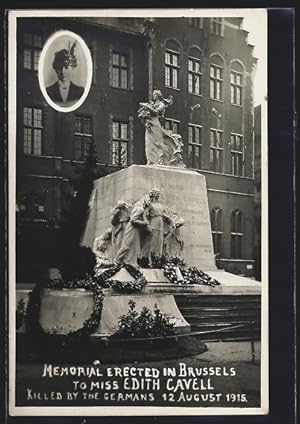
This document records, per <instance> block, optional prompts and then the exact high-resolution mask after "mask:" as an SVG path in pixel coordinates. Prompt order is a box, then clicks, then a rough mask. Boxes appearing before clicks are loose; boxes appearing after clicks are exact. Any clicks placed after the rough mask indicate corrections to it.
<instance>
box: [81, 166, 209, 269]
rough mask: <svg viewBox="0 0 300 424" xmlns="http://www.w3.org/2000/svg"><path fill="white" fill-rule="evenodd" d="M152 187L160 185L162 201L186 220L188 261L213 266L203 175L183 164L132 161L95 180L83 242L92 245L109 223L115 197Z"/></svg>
mask: <svg viewBox="0 0 300 424" xmlns="http://www.w3.org/2000/svg"><path fill="white" fill-rule="evenodd" d="M152 188H158V189H160V192H161V203H163V204H165V205H166V206H168V207H169V208H171V209H173V210H174V211H175V212H176V213H177V214H178V215H179V216H181V217H182V218H183V219H184V221H185V223H184V226H183V227H181V228H180V237H181V238H182V239H183V241H184V249H183V255H182V256H183V258H184V259H185V261H186V262H187V264H188V265H189V266H197V267H198V268H200V269H202V270H204V271H209V270H215V269H216V266H215V260H214V251H213V242H212V235H211V226H210V216H209V208H208V200H207V189H206V181H205V177H204V175H201V174H198V173H197V172H195V171H191V170H189V169H184V168H172V167H166V166H143V165H132V166H130V167H129V168H126V169H123V170H121V171H118V172H115V173H114V174H111V175H107V176H106V177H102V178H100V179H99V180H97V181H95V184H94V191H93V194H92V197H91V201H90V207H91V212H90V216H89V219H88V222H87V225H86V230H85V233H84V236H83V239H82V245H84V246H90V247H92V246H93V243H94V239H95V237H97V236H99V235H100V234H102V233H104V231H105V230H106V229H107V228H108V227H109V226H110V215H111V209H112V208H113V207H114V206H115V204H116V203H117V201H118V200H120V199H122V200H124V201H126V202H128V203H130V202H133V201H137V200H139V199H140V198H142V196H143V195H144V194H145V193H147V192H148V191H149V190H151V189H152Z"/></svg>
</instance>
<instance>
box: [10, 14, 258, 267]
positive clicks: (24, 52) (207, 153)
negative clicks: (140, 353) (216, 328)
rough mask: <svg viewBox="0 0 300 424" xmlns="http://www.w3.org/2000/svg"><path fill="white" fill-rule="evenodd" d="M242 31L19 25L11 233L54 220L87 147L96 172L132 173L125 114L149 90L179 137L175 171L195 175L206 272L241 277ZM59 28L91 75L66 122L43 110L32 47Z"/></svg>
mask: <svg viewBox="0 0 300 424" xmlns="http://www.w3.org/2000/svg"><path fill="white" fill-rule="evenodd" d="M242 24H243V22H242V18H219V17H218V18H200V17H198V18H195V17H194V18H145V19H143V18H34V19H33V18H31V19H29V18H19V19H18V34H17V43H18V44H17V54H18V58H17V207H18V211H19V213H20V216H21V217H23V218H22V219H21V220H20V225H21V226H24V225H25V223H27V224H26V225H29V224H28V223H30V228H31V229H30V232H31V233H32V231H33V230H32V229H33V228H38V233H39V234H41V233H42V232H43V231H44V230H43V228H44V227H45V224H46V223H48V222H49V220H50V221H51V222H56V223H59V219H60V216H61V212H62V193H63V191H64V190H70V185H69V179H70V177H71V176H72V173H73V170H74V165H76V164H80V163H82V161H83V160H84V157H85V152H86V148H87V146H88V144H89V142H90V140H93V141H94V142H95V145H96V150H97V157H98V160H99V162H100V163H102V164H105V165H106V167H107V170H108V172H113V171H115V170H118V169H120V167H125V166H129V165H130V164H133V163H135V164H144V163H145V154H144V128H143V126H142V124H141V122H140V121H139V120H138V118H137V110H138V108H139V102H141V101H148V99H149V97H151V93H152V90H153V89H154V88H158V89H161V90H162V92H163V95H164V96H165V97H167V96H169V95H172V96H173V105H172V106H170V107H169V108H168V109H167V113H166V116H165V123H164V125H165V127H166V128H168V129H172V130H173V132H175V133H179V134H181V136H182V139H183V141H184V161H185V163H186V164H187V166H189V167H191V168H193V169H195V170H197V171H199V172H201V173H202V174H204V175H205V176H206V181H207V187H208V201H209V207H210V211H211V223H212V233H213V234H212V235H213V241H214V248H215V254H216V255H217V262H218V265H219V266H220V267H224V268H226V269H227V270H229V271H231V272H234V273H242V274H247V275H251V274H252V272H253V265H254V251H253V246H254V229H255V222H254V188H255V184H254V134H253V126H254V124H253V118H254V114H253V72H254V70H255V63H256V59H255V58H254V57H253V46H251V45H249V44H248V42H247V34H248V33H247V31H244V30H243V29H242ZM61 29H67V30H70V31H73V32H75V33H77V34H78V35H80V36H81V37H82V38H83V39H84V40H85V42H86V44H87V45H88V47H89V48H90V51H91V55H92V60H93V69H94V72H93V80H92V86H91V89H90V92H89V95H88V97H87V99H86V100H85V102H84V104H83V105H82V106H80V108H78V109H77V110H75V111H74V112H70V113H61V112H58V111H56V110H54V109H52V108H51V107H50V106H49V105H48V104H47V102H46V101H45V99H44V98H43V95H42V93H41V90H40V88H39V82H38V73H37V69H38V61H39V56H40V53H41V50H42V48H43V44H44V43H45V41H46V40H47V38H48V37H49V36H50V35H51V34H52V33H54V32H55V31H57V30H61ZM56 226H57V225H56ZM47 234H48V233H47ZM44 237H45V235H44ZM37 243H38V242H37ZM40 243H41V242H40Z"/></svg>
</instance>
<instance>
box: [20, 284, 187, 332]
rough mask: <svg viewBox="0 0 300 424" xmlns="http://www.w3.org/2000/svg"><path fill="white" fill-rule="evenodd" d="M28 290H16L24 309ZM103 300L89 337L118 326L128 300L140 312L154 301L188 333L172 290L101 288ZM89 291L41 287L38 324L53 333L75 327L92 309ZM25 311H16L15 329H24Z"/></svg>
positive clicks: (179, 330) (79, 325)
mask: <svg viewBox="0 0 300 424" xmlns="http://www.w3.org/2000/svg"><path fill="white" fill-rule="evenodd" d="M29 293H30V290H18V291H17V305H19V304H20V302H22V304H23V305H24V309H25V310H26V308H27V305H28V301H29ZM104 295H105V297H104V302H103V310H102V314H101V321H100V325H99V327H98V329H97V330H96V331H95V332H94V333H93V334H92V336H93V337H109V336H111V335H112V334H114V333H115V332H116V330H117V328H118V321H119V319H120V317H121V315H125V314H127V313H128V310H129V305H128V302H129V300H133V301H134V302H135V303H136V310H137V311H138V312H140V311H141V310H142V308H143V307H144V306H145V307H147V308H148V309H150V311H151V312H153V310H154V308H155V305H157V307H158V308H159V309H160V311H161V312H162V313H164V314H165V315H166V316H167V317H168V318H170V320H171V322H173V323H174V326H175V332H176V334H189V333H190V331H191V329H190V325H189V323H188V322H187V321H186V320H185V319H184V318H183V316H182V314H181V312H180V311H179V309H178V307H177V305H176V302H175V299H174V296H173V294H170V293H168V290H167V287H164V289H160V290H159V291H155V290H152V288H151V287H147V290H146V291H145V290H143V291H142V292H139V293H132V294H124V293H118V292H116V291H115V290H112V289H104ZM93 304H94V300H93V295H92V293H91V292H89V291H86V290H85V289H63V290H53V289H45V290H44V292H43V296H42V302H41V311H40V324H41V326H42V328H43V329H44V330H45V331H47V332H50V333H52V334H56V335H63V334H66V333H68V332H70V331H76V330H78V329H79V328H81V327H82V325H83V323H84V321H85V320H86V319H88V318H89V317H90V315H91V313H92V310H93ZM24 316H25V312H23V313H20V311H19V320H18V321H19V326H18V328H17V332H18V333H24V332H26V328H25V321H24Z"/></svg>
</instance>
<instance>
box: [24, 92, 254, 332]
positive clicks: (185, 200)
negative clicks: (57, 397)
mask: <svg viewBox="0 0 300 424" xmlns="http://www.w3.org/2000/svg"><path fill="white" fill-rule="evenodd" d="M172 101H173V99H172V97H169V98H168V99H165V98H164V97H163V96H162V93H161V92H160V91H159V90H154V92H153V99H152V101H150V102H149V103H140V108H139V110H138V116H139V117H140V119H141V122H142V124H143V125H144V126H145V153H146V158H147V164H146V165H131V166H129V167H128V168H125V169H122V170H120V171H118V172H115V173H113V174H110V175H107V176H105V177H102V178H99V179H98V180H96V181H95V182H94V189H93V192H92V195H91V198H90V204H89V206H90V213H89V217H88V220H87V223H86V228H85V231H84V234H83V237H82V242H81V244H82V245H83V246H87V247H90V248H92V249H93V251H94V253H95V256H96V261H97V263H96V267H95V276H94V277H92V281H90V280H88V283H85V286H84V288H86V291H85V292H82V291H78V290H77V288H81V286H79V285H78V284H77V283H75V284H73V283H72V285H71V286H66V287H65V286H63V287H62V286H59V284H58V285H57V284H56V285H54V286H52V287H50V288H47V289H46V290H44V292H43V296H42V297H40V299H41V310H40V314H39V323H40V325H41V327H42V328H43V329H44V330H47V332H50V334H51V333H52V332H53V331H54V332H55V334H61V335H64V334H69V333H71V334H73V333H76V334H78V333H80V334H81V333H82V332H83V331H82V329H84V330H88V331H89V334H90V335H91V336H93V337H96V338H97V337H100V338H102V337H105V338H107V337H110V336H112V335H114V334H115V333H116V331H117V329H118V323H119V322H120V317H121V316H122V315H124V314H126V312H128V304H129V302H134V303H135V304H136V307H137V309H138V310H140V311H141V310H142V309H143V308H145V307H146V308H149V309H152V310H153V309H155V308H159V310H160V311H161V313H162V314H164V316H166V317H167V319H169V320H171V321H172V323H173V324H174V328H175V330H176V333H177V334H189V332H190V325H189V323H188V322H187V321H186V320H185V319H184V317H183V316H182V314H181V312H180V311H179V309H178V307H177V304H176V301H175V298H174V294H178V293H180V294H181V295H184V294H187V293H193V294H195V293H200V294H201V293H204V294H217V293H218V294H222V295H223V294H231V293H241V294H244V293H245V294H246V293H257V292H258V288H257V287H256V286H255V284H254V283H252V281H251V282H250V280H247V279H245V278H244V279H243V278H241V277H237V276H234V275H232V274H227V273H225V271H220V270H217V269H216V265H215V258H214V251H213V241H212V234H211V225H210V216H209V207H208V199H207V188H206V181H205V177H204V176H203V175H201V174H200V173H198V172H196V171H193V170H191V169H188V168H187V167H186V166H185V164H184V163H183V159H182V150H183V142H182V138H181V136H180V135H179V134H173V133H172V131H169V130H166V129H164V128H163V118H164V113H165V109H166V108H167V107H170V106H171V104H172ZM163 263H164V265H162V264H163ZM159 264H160V265H159ZM93 278H94V280H93ZM97 285H99V287H98V286H97ZM61 288H67V289H68V290H67V293H66V292H63V291H62V290H61ZM120 288H122V290H123V289H125V292H124V290H123V292H120ZM91 290H92V292H93V293H92V292H91ZM101 290H102V291H101ZM122 290H121V291H122ZM126 290H127V292H126ZM128 291H129V292H130V293H128ZM259 291H260V287H259ZM29 296H30V294H29V293H27V295H25V293H18V294H17V297H18V299H19V300H20V299H21V300H22V301H23V302H24V304H28V299H29ZM33 297H34V296H33ZM37 297H38V296H37ZM29 309H30V308H29ZM33 310H34V311H36V308H35V309H34V308H33ZM89 317H90V318H89ZM19 331H20V332H24V331H25V330H24V325H23V326H22V325H21V326H20V328H19Z"/></svg>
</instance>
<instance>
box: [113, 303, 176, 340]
mask: <svg viewBox="0 0 300 424" xmlns="http://www.w3.org/2000/svg"><path fill="white" fill-rule="evenodd" d="M128 304H129V310H128V312H127V314H124V315H121V316H120V318H119V323H118V325H119V326H118V330H117V332H116V333H115V334H114V335H113V337H117V338H155V337H166V336H173V335H175V324H174V322H172V318H173V317H168V316H167V315H165V314H163V313H162V312H161V311H160V309H159V308H158V306H157V304H155V305H154V310H153V312H152V311H150V309H149V308H147V307H146V306H144V307H143V308H142V309H141V311H140V312H138V311H137V310H136V303H135V302H134V301H133V300H129V302H128Z"/></svg>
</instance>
